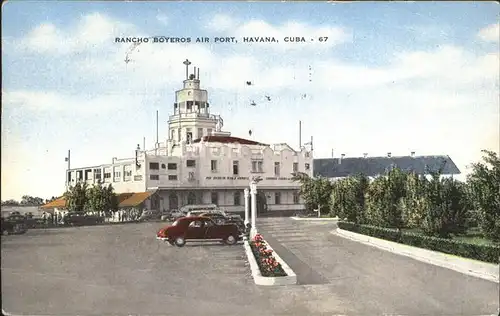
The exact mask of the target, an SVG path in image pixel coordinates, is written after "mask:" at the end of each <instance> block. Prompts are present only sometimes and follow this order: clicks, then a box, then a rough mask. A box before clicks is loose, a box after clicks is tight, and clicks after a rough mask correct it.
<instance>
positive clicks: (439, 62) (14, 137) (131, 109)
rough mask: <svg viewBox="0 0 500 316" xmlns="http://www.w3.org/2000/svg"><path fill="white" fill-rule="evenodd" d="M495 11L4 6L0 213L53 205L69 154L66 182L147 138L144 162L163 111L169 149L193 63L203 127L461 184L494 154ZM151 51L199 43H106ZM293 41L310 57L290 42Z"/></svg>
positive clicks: (277, 5) (404, 6)
mask: <svg viewBox="0 0 500 316" xmlns="http://www.w3.org/2000/svg"><path fill="white" fill-rule="evenodd" d="M499 8H500V6H499V5H498V4H497V3H495V2H406V3H404V2H347V3H326V2H323V3H321V2H309V3H306V2H298V3H290V2H271V3H267V2H266V3H264V2H238V3H236V2H118V1H115V2H91V1H75V2H69V1H68V2H55V1H52V2H42V1H36V2H29V1H10V2H3V5H2V22H1V23H2V127H1V128H2V180H1V181H2V188H1V198H2V200H7V199H10V198H14V199H19V198H20V197H21V196H22V195H24V194H29V195H33V196H40V197H44V198H45V197H50V196H58V195H61V194H62V193H63V190H64V181H65V170H66V167H67V163H66V162H65V159H64V158H65V157H66V155H67V152H68V150H71V167H72V168H74V167H85V166H94V165H100V164H104V163H111V161H112V158H113V157H119V158H127V157H133V155H134V150H135V148H136V146H137V144H141V146H142V140H143V137H146V143H147V147H149V148H151V147H152V146H153V143H154V138H155V137H156V111H159V120H160V125H159V133H160V140H164V139H166V138H167V126H168V125H167V120H168V116H169V115H171V114H172V112H173V103H174V102H175V101H174V92H175V90H177V89H180V88H181V87H182V80H183V79H184V78H185V66H184V65H183V64H182V62H183V61H184V60H185V59H186V58H188V59H189V60H190V61H191V62H192V65H191V66H196V67H199V68H200V79H201V85H202V87H203V88H204V89H207V90H208V93H209V102H210V104H211V111H212V113H213V114H220V115H221V116H222V117H223V118H224V127H223V130H226V131H230V132H231V133H232V135H233V136H237V137H243V138H250V137H249V135H248V131H249V130H252V131H253V134H252V136H251V138H252V139H255V140H258V141H261V142H265V143H288V144H290V145H291V146H292V147H294V148H297V147H298V145H299V127H298V126H299V121H302V140H303V142H306V141H307V140H309V138H310V137H311V136H313V137H314V149H315V153H314V156H315V157H317V158H327V157H331V154H332V150H333V153H334V156H335V157H338V156H340V154H345V155H346V157H356V156H362V155H363V153H368V154H369V155H370V156H385V155H386V154H387V152H391V153H392V155H393V156H403V155H409V154H410V152H411V151H415V152H416V154H417V155H449V156H450V157H451V158H452V159H453V161H454V162H455V163H456V164H457V166H458V167H459V168H460V170H461V171H462V173H463V174H464V175H465V174H467V173H468V172H469V170H470V169H469V168H468V166H469V165H470V164H471V163H472V162H475V161H478V160H479V159H480V158H481V150H482V149H489V150H493V151H497V152H498V151H499V150H500V149H499V144H500V139H499V134H500V118H499V112H500V103H499V69H500V65H499V50H500V49H499V37H500V35H499V24H498V22H499V20H498V17H499V13H500V9H499ZM154 36H166V37H190V38H191V39H192V42H191V43H184V44H182V43H177V44H175V43H142V44H140V45H138V46H137V47H134V46H132V45H131V44H130V43H116V41H115V39H116V38H117V37H144V38H151V37H154ZM297 36H298V37H304V38H305V39H306V43H301V42H296V43H286V42H285V37H297ZM197 37H208V38H210V40H211V42H209V43H196V42H195V40H196V38H197ZM215 37H235V40H237V41H238V42H237V43H236V42H235V43H215V42H214V38H215ZM244 37H275V38H276V39H277V41H278V42H277V43H244V42H243V38H244ZM326 37H327V38H328V39H327V40H326V41H322V42H320V38H323V39H325V38H326ZM311 40H312V41H311ZM126 56H128V57H126ZM126 59H127V60H129V62H125V60H126ZM246 81H252V82H253V85H251V86H247V85H246V84H245V82H246ZM266 95H267V96H270V98H271V101H268V100H267V98H265V96H266ZM252 101H254V102H255V103H256V106H251V105H250V104H251V103H252Z"/></svg>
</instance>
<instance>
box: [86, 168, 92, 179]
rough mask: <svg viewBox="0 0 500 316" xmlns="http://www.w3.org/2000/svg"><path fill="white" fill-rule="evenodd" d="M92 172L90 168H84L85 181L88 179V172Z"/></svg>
mask: <svg viewBox="0 0 500 316" xmlns="http://www.w3.org/2000/svg"><path fill="white" fill-rule="evenodd" d="M90 173H92V169H87V170H85V181H87V180H89V179H90V177H89V174H90Z"/></svg>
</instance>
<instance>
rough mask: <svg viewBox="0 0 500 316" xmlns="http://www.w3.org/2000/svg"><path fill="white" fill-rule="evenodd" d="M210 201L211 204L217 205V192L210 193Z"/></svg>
mask: <svg viewBox="0 0 500 316" xmlns="http://www.w3.org/2000/svg"><path fill="white" fill-rule="evenodd" d="M211 199H212V204H215V205H219V194H218V193H217V192H212V194H211Z"/></svg>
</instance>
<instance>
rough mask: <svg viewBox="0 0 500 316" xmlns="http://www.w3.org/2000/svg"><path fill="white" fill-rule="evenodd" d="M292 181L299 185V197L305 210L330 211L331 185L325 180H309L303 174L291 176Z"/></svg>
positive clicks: (309, 178)
mask: <svg viewBox="0 0 500 316" xmlns="http://www.w3.org/2000/svg"><path fill="white" fill-rule="evenodd" d="M292 179H293V181H297V182H299V183H300V184H301V186H300V195H301V196H302V198H303V199H304V201H305V204H306V208H307V209H309V210H310V209H316V208H318V209H320V210H325V209H326V210H330V202H331V201H330V195H331V193H332V183H331V182H330V181H329V180H328V179H327V178H311V177H309V175H307V174H305V173H301V172H298V173H295V174H293V178H292Z"/></svg>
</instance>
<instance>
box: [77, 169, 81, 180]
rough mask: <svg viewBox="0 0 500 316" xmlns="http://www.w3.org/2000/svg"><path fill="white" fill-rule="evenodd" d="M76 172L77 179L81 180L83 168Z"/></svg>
mask: <svg viewBox="0 0 500 316" xmlns="http://www.w3.org/2000/svg"><path fill="white" fill-rule="evenodd" d="M76 174H77V178H76V179H77V180H82V179H83V170H79V171H77V172H76Z"/></svg>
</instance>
